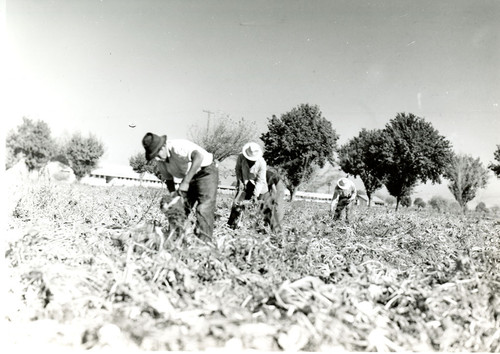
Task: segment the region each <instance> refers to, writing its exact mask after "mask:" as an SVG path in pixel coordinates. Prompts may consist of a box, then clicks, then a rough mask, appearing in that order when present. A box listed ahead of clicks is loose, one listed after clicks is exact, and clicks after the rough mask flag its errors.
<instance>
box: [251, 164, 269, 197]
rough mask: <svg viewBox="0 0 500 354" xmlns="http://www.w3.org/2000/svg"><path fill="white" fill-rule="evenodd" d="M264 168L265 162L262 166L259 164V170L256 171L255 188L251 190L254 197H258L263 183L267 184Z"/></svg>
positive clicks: (265, 167)
mask: <svg viewBox="0 0 500 354" xmlns="http://www.w3.org/2000/svg"><path fill="white" fill-rule="evenodd" d="M266 169H267V166H266V164H265V163H263V164H262V166H260V169H259V171H258V172H257V178H256V179H255V189H254V192H253V195H254V196H255V197H258V196H259V195H260V192H261V191H262V189H263V188H264V185H266V184H267V181H266Z"/></svg>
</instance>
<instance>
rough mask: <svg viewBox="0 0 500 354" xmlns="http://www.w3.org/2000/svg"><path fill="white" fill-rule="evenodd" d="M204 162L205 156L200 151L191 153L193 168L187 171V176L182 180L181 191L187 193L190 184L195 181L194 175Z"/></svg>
mask: <svg viewBox="0 0 500 354" xmlns="http://www.w3.org/2000/svg"><path fill="white" fill-rule="evenodd" d="M202 162H203V155H202V154H201V152H199V151H198V150H194V151H193V152H192V153H191V167H190V168H189V170H188V171H187V173H186V175H185V176H184V178H183V179H182V182H181V184H180V185H179V191H181V192H187V191H188V189H189V183H190V182H191V180H192V179H193V177H194V175H195V174H196V172H197V171H198V169H199V168H200V167H201V163H202Z"/></svg>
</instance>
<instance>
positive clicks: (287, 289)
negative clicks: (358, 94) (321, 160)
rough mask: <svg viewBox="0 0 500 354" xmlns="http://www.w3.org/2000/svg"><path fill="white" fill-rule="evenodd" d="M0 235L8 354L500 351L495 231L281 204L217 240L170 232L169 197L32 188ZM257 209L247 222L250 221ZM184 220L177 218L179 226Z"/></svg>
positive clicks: (219, 230) (498, 239)
mask: <svg viewBox="0 0 500 354" xmlns="http://www.w3.org/2000/svg"><path fill="white" fill-rule="evenodd" d="M10 192H11V195H10V203H9V204H8V208H7V209H8V210H7V212H8V217H7V230H6V232H5V233H4V235H5V236H4V251H5V259H4V262H5V270H6V279H5V283H4V284H5V285H4V287H3V289H4V292H5V300H4V302H3V305H4V309H5V311H4V312H5V313H4V325H5V329H4V335H5V339H4V341H6V342H7V343H6V344H7V346H12V347H15V348H25V347H30V348H34V349H36V350H44V349H51V348H63V349H80V350H81V349H93V350H95V349H97V350H99V349H104V348H111V349H120V350H122V349H123V350H138V351H143V350H148V351H156V350H170V351H199V350H201V351H205V350H207V351H208V350H217V351H228V352H233V351H235V350H258V351H281V350H286V351H297V350H303V351H332V350H337V351H417V352H419V351H448V352H463V351H468V352H500V222H499V221H498V219H495V218H492V217H489V218H487V217H482V216H479V215H476V214H474V213H471V214H470V215H465V216H462V215H453V214H439V213H437V212H433V211H431V210H423V211H420V212H419V211H416V210H404V209H403V210H400V211H398V212H394V210H393V209H385V208H371V209H366V208H362V207H358V208H357V209H355V210H354V214H353V218H352V221H351V223H350V224H345V223H334V222H333V221H332V218H331V216H330V215H329V211H328V207H329V205H328V204H325V203H313V202H303V201H295V202H293V203H290V202H285V203H284V208H285V211H286V214H285V220H284V230H283V231H282V232H281V233H280V234H271V233H269V232H268V230H266V228H265V227H264V226H263V225H262V224H261V222H260V218H259V217H256V216H252V215H250V214H249V215H248V216H247V217H246V218H245V220H244V223H243V225H242V227H241V228H240V229H238V230H231V229H229V228H227V227H226V225H225V224H226V222H227V219H228V217H229V208H230V205H231V196H230V195H223V194H219V197H218V208H217V212H216V231H215V238H214V243H213V244H207V243H204V242H202V241H201V240H199V239H197V238H196V237H195V236H194V235H193V233H192V225H191V222H192V219H188V220H186V221H184V222H182V225H177V226H178V229H180V232H178V233H170V232H169V230H168V225H167V219H166V216H165V215H163V214H162V213H161V212H160V210H159V203H160V199H161V197H162V195H163V193H165V190H159V189H153V188H151V189H148V188H144V187H134V188H132V187H95V186H86V185H78V184H75V185H49V184H44V183H34V184H31V185H28V186H24V187H22V188H17V189H15V190H14V189H12V190H11V191H10ZM250 211H251V210H250ZM179 222H180V223H181V221H179Z"/></svg>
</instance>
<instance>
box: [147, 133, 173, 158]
mask: <svg viewBox="0 0 500 354" xmlns="http://www.w3.org/2000/svg"><path fill="white" fill-rule="evenodd" d="M166 141H167V136H166V135H162V136H158V135H156V134H153V133H146V135H144V138H142V146H144V150H146V160H148V161H151V160H152V159H154V158H155V157H156V155H158V152H160V150H161V148H162V146H163V145H165V142H166Z"/></svg>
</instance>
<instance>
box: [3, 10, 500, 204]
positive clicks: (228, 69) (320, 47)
mask: <svg viewBox="0 0 500 354" xmlns="http://www.w3.org/2000/svg"><path fill="white" fill-rule="evenodd" d="M499 18H500V1H498V0H491V1H483V0H475V1H472V0H466V1H465V0H449V1H448V0H447V1H440V0H432V1H421V0H420V1H402V0H395V1H386V0H372V1H364V0H362V1H356V0H345V1H344V0H342V1H334V0H328V1H314V0H310V1H292V0H289V1H270V0H266V1H237V0H220V1H210V0H206V1H198V0H196V1H194V0H193V1H189V0H184V1H168V0H165V1H145V0H141V1H131V0H119V1H106V0H102V1H101V0H54V1H48V0H29V1H26V0H15V1H10V0H7V2H6V28H7V43H6V44H7V50H8V54H10V55H9V56H8V60H9V63H8V64H9V66H8V68H9V70H8V73H7V74H8V80H9V87H8V92H7V93H8V99H7V107H6V108H7V111H6V114H7V122H8V123H7V128H8V129H9V128H13V127H15V126H17V125H19V123H20V122H21V120H22V117H23V116H27V117H29V118H31V119H33V120H38V119H41V120H43V121H45V122H47V123H48V124H49V126H50V127H51V129H52V133H53V135H54V136H55V137H62V136H64V135H65V134H66V135H69V134H71V133H73V132H76V131H80V132H82V133H84V134H86V133H88V132H92V133H94V134H95V135H97V137H99V138H100V139H102V141H103V142H104V143H105V145H106V154H105V155H104V158H103V160H104V162H110V163H120V164H128V158H129V157H130V156H131V155H133V154H134V153H136V152H139V151H142V147H141V138H142V136H143V135H144V134H145V133H146V132H147V131H152V132H155V133H158V134H167V135H169V136H170V137H187V136H188V134H187V133H188V130H189V129H190V128H191V127H193V126H195V125H197V126H204V125H206V120H207V113H204V112H203V111H204V110H210V111H214V112H223V113H226V114H229V115H231V116H232V117H234V118H239V117H244V118H245V119H247V120H250V121H256V122H257V124H258V126H259V128H260V129H261V130H262V131H263V132H264V131H265V130H266V124H267V118H269V117H271V116H272V115H273V114H276V115H278V116H279V115H281V114H283V113H285V112H287V111H289V110H291V109H292V108H294V107H296V106H297V105H299V104H301V103H309V104H317V105H318V106H319V107H320V109H321V111H322V113H323V115H324V117H326V118H327V119H328V120H330V121H331V122H332V125H333V127H334V129H335V130H336V131H337V133H338V134H339V135H340V140H339V143H340V144H342V143H344V142H345V141H347V140H348V139H350V138H352V137H353V136H355V135H357V134H358V132H359V131H360V130H361V128H369V129H371V128H382V127H383V126H384V125H385V124H386V123H387V122H388V121H389V120H390V119H391V118H394V116H395V115H396V114H397V113H398V112H411V113H414V114H415V115H418V116H421V117H423V118H425V119H426V120H427V121H429V122H431V123H432V124H433V126H434V127H435V128H436V129H438V130H439V131H440V133H441V134H443V135H444V136H446V137H447V138H448V139H449V140H450V141H451V142H452V144H453V147H454V150H455V151H456V152H464V153H468V154H471V155H473V156H475V157H480V158H481V160H482V161H483V163H484V164H485V165H487V164H488V163H489V162H490V161H493V152H494V150H495V148H496V144H500V133H499V132H500V107H499V104H500V21H499ZM131 122H134V123H135V124H136V128H133V129H132V128H130V127H129V123H131ZM491 183H492V185H493V187H490V189H491V188H495V186H497V187H496V188H497V189H496V191H497V192H499V194H498V196H499V198H500V188H498V184H499V183H498V181H495V180H494V179H493V178H492V179H491ZM499 203H500V201H499Z"/></svg>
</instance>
